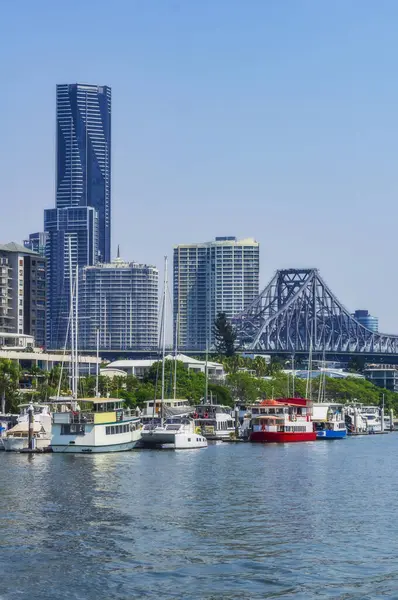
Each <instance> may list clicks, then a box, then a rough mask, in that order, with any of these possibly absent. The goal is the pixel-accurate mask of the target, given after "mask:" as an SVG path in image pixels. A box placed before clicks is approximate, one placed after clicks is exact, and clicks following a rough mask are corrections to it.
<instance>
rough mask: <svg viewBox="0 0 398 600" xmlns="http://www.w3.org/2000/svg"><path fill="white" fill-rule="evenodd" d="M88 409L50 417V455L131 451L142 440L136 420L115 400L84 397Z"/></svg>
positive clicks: (138, 420) (121, 402)
mask: <svg viewBox="0 0 398 600" xmlns="http://www.w3.org/2000/svg"><path fill="white" fill-rule="evenodd" d="M79 402H80V403H82V404H85V405H87V404H91V409H90V410H80V408H79V406H77V407H76V408H75V410H70V411H67V412H60V413H54V414H53V424H52V439H51V448H52V450H53V452H66V453H69V452H73V453H86V454H90V453H97V452H122V451H125V450H132V449H133V448H134V447H135V446H136V445H137V442H138V441H139V440H140V438H141V424H140V419H139V417H137V416H135V415H133V414H132V413H131V411H130V410H127V409H125V408H123V400H120V399H118V398H86V399H83V400H79Z"/></svg>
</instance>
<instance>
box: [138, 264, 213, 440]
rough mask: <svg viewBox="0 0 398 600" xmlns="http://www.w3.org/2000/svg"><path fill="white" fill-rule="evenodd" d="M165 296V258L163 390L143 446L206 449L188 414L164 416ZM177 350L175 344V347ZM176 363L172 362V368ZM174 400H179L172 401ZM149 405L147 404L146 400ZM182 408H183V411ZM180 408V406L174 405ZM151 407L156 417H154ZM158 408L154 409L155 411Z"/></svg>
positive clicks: (146, 429) (148, 424)
mask: <svg viewBox="0 0 398 600" xmlns="http://www.w3.org/2000/svg"><path fill="white" fill-rule="evenodd" d="M166 296H167V257H165V262H164V285H163V301H162V319H161V323H162V326H161V332H160V339H161V346H162V393H161V399H160V401H157V400H155V401H154V403H155V406H154V405H153V404H154V403H152V407H150V406H148V408H152V419H149V422H147V423H146V424H145V425H144V427H143V429H142V442H141V443H142V445H143V446H144V448H145V447H149V448H164V447H167V448H173V449H175V450H188V449H193V448H206V447H207V440H206V438H205V437H204V436H203V435H202V434H201V432H200V431H198V430H197V429H196V427H195V421H194V420H193V419H190V418H188V417H187V416H181V415H179V416H169V417H168V418H165V417H166V416H167V410H170V409H171V408H172V407H171V406H169V407H167V406H166V405H165V404H166V400H165V397H164V388H165V386H164V375H165V355H166V336H165V331H166ZM176 349H177V347H176ZM176 366H177V362H175V367H176ZM175 393H176V371H175V373H174V394H175ZM175 402H178V401H177V400H175ZM149 404H150V403H149ZM185 407H186V408H187V409H188V410H187V412H192V410H193V409H192V407H191V406H189V405H185ZM185 407H184V408H183V410H185ZM175 408H177V410H181V405H180V407H178V406H177V407H175ZM154 409H155V413H156V417H155V416H154V414H153V413H154ZM156 409H157V410H156Z"/></svg>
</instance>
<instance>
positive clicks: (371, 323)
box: [352, 310, 379, 333]
mask: <svg viewBox="0 0 398 600" xmlns="http://www.w3.org/2000/svg"><path fill="white" fill-rule="evenodd" d="M352 316H353V317H354V319H356V320H357V321H358V322H359V323H360V324H361V325H363V326H364V327H366V328H367V329H370V331H373V333H377V332H378V331H379V319H378V318H377V317H373V316H372V315H370V314H369V311H368V310H356V311H355V312H354V314H353V315H352Z"/></svg>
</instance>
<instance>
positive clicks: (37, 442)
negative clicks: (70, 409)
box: [2, 403, 51, 452]
mask: <svg viewBox="0 0 398 600" xmlns="http://www.w3.org/2000/svg"><path fill="white" fill-rule="evenodd" d="M30 408H31V409H32V410H33V445H34V448H36V449H41V450H43V449H44V448H48V447H49V445H50V442H51V413H50V407H49V405H48V404H41V403H31V404H20V405H19V409H20V414H19V416H18V419H17V423H16V425H14V427H12V428H11V429H8V431H6V432H5V435H4V437H3V438H2V443H3V446H4V450H6V451H7V452H19V451H20V450H23V449H25V448H28V447H29V409H30Z"/></svg>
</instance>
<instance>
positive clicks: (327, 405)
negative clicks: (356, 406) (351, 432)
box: [312, 354, 347, 440]
mask: <svg viewBox="0 0 398 600" xmlns="http://www.w3.org/2000/svg"><path fill="white" fill-rule="evenodd" d="M322 366H323V370H322V372H321V375H320V378H319V389H318V402H314V403H313V405H312V411H313V412H312V421H313V423H314V428H315V432H316V439H317V440H337V439H342V438H345V437H347V427H346V424H345V417H344V410H343V405H342V404H338V403H336V402H326V363H325V354H324V355H323V361H322Z"/></svg>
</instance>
